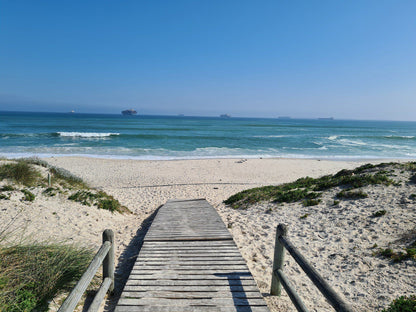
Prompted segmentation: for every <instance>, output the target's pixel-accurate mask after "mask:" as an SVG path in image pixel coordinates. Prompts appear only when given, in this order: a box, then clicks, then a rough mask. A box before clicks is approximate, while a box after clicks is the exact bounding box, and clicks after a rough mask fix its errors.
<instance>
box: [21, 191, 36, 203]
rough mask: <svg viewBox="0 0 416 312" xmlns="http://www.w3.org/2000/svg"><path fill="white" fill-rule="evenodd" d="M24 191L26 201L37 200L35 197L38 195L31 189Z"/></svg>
mask: <svg viewBox="0 0 416 312" xmlns="http://www.w3.org/2000/svg"><path fill="white" fill-rule="evenodd" d="M22 193H23V195H24V196H23V200H24V201H31V202H32V201H34V200H35V198H36V196H35V194H33V193H32V192H31V191H29V190H22Z"/></svg>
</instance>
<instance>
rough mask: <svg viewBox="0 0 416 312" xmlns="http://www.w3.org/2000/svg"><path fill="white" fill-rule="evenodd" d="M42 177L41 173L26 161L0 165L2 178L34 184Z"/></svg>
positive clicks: (0, 177)
mask: <svg viewBox="0 0 416 312" xmlns="http://www.w3.org/2000/svg"><path fill="white" fill-rule="evenodd" d="M40 178H41V175H40V173H39V172H38V171H37V170H36V169H35V168H34V167H33V166H31V165H30V164H28V163H26V162H24V161H18V162H16V163H6V164H3V165H1V166H0V180H4V179H7V180H10V181H13V182H15V183H19V184H22V185H25V186H34V185H36V184H37V183H38V182H39V180H40Z"/></svg>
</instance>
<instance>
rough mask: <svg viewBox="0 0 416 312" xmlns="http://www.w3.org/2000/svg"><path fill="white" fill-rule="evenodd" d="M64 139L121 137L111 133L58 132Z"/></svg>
mask: <svg viewBox="0 0 416 312" xmlns="http://www.w3.org/2000/svg"><path fill="white" fill-rule="evenodd" d="M58 134H59V135H60V136H62V137H81V138H104V137H109V136H112V135H120V133H109V132H58Z"/></svg>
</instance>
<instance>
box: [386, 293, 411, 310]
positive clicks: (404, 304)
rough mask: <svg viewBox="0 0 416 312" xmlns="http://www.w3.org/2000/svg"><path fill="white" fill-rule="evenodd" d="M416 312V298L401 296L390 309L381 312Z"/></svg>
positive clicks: (391, 304)
mask: <svg viewBox="0 0 416 312" xmlns="http://www.w3.org/2000/svg"><path fill="white" fill-rule="evenodd" d="M415 311H416V296H415V295H412V296H401V297H399V298H397V299H395V300H393V302H392V303H390V305H389V307H388V308H386V309H383V310H382V311H381V312H415Z"/></svg>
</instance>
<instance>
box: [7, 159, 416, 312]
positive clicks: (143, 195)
mask: <svg viewBox="0 0 416 312" xmlns="http://www.w3.org/2000/svg"><path fill="white" fill-rule="evenodd" d="M46 160H47V161H48V162H49V163H50V164H51V165H53V166H58V167H62V168H64V169H67V170H69V171H70V172H72V173H73V174H75V175H77V176H79V177H81V178H83V179H84V180H85V181H86V182H87V183H89V184H90V186H92V187H96V188H99V189H102V190H104V191H106V192H107V193H109V194H110V195H113V196H114V197H115V198H116V199H118V200H119V201H120V202H121V203H122V204H123V205H125V206H127V207H128V208H129V209H130V210H131V211H133V212H134V214H133V215H121V214H117V213H115V214H112V213H110V212H108V211H103V210H98V209H96V208H94V207H87V206H83V205H81V204H78V203H75V202H70V201H68V200H66V199H65V197H64V196H62V197H59V196H58V197H56V198H50V197H42V195H41V194H38V195H39V196H38V198H37V199H36V201H35V202H33V203H24V202H20V201H19V200H17V199H16V200H13V199H12V200H11V201H2V202H1V211H0V222H1V224H6V223H8V222H9V221H10V219H11V218H12V217H15V220H14V223H13V224H14V226H15V227H16V228H21V229H24V231H25V233H26V235H29V236H32V237H36V238H37V239H39V240H45V239H49V240H64V241H76V242H81V243H83V244H87V245H89V246H93V247H94V248H96V249H97V248H98V247H99V245H100V243H101V233H102V231H103V230H104V229H106V228H111V229H113V230H114V232H115V235H116V258H117V259H119V258H120V263H122V262H123V259H126V258H128V257H134V256H135V254H134V248H131V247H132V245H134V244H137V241H138V240H139V239H140V237H138V236H140V231H139V230H140V229H141V225H142V223H143V221H144V220H146V219H147V218H148V217H149V216H150V215H151V214H152V213H153V212H154V211H155V210H156V209H157V208H158V207H159V206H160V205H162V204H164V203H165V202H166V201H167V200H169V199H193V198H206V199H207V200H208V201H209V202H210V203H211V204H212V205H213V206H214V207H215V208H216V209H217V211H218V212H219V214H220V215H221V217H222V219H223V220H224V222H225V224H226V225H227V226H228V227H229V229H230V232H231V234H232V235H233V237H234V240H235V242H236V243H237V245H238V247H239V249H240V250H241V253H242V255H243V257H244V258H245V260H246V261H247V264H248V266H249V268H250V270H251V272H252V273H253V275H254V277H255V279H256V281H257V284H258V286H259V288H260V291H261V292H262V293H263V294H264V295H265V299H266V301H267V303H268V305H269V307H270V309H271V311H295V308H294V306H293V305H292V304H291V303H290V299H289V298H288V296H287V295H286V294H283V295H282V297H274V296H273V297H270V296H267V293H268V292H269V290H270V280H271V268H272V259H273V248H274V238H275V227H276V225H277V224H278V223H286V224H287V225H288V226H289V238H290V239H291V240H292V242H293V243H294V244H295V245H296V246H297V247H298V248H299V249H300V250H301V251H302V252H303V253H304V256H305V257H306V258H307V259H308V260H310V262H311V263H313V264H314V265H316V268H317V270H318V271H319V272H320V273H321V274H322V275H323V276H324V278H325V279H327V280H328V282H329V284H330V285H332V286H333V287H334V288H335V289H336V290H337V291H338V292H340V293H341V294H342V296H343V297H344V298H345V299H346V300H347V301H348V302H349V303H351V305H352V306H353V308H354V309H355V310H356V311H374V310H379V309H381V308H383V307H385V306H386V305H387V304H388V303H389V302H391V300H393V299H395V298H397V297H398V296H400V295H409V294H412V293H415V292H416V290H415V286H414V280H415V278H416V266H415V264H414V262H411V260H409V261H405V262H403V263H399V264H394V265H392V264H391V263H389V262H388V261H387V260H385V259H381V258H378V257H374V256H372V253H373V250H372V249H371V247H372V246H373V245H374V244H377V245H378V246H380V247H383V248H386V247H387V246H388V244H389V243H391V242H394V241H396V240H398V239H400V238H401V235H402V234H403V233H405V232H406V231H407V232H408V231H410V230H412V229H414V227H415V223H416V209H415V206H414V204H413V202H411V201H409V200H407V197H406V196H408V195H409V194H411V193H416V187H414V188H415V189H412V190H409V189H406V188H405V186H403V187H393V186H388V187H386V186H384V187H383V186H375V187H372V188H371V190H370V191H368V193H369V194H370V195H371V196H370V197H369V198H368V199H364V200H355V201H345V202H342V203H341V204H340V205H337V206H336V207H332V206H331V205H329V204H328V201H329V199H327V202H326V199H325V198H324V200H323V203H322V204H320V205H318V206H312V207H303V206H302V205H300V204H285V205H282V206H277V205H275V204H271V203H263V204H259V205H256V206H254V207H251V208H250V209H247V210H234V209H231V208H229V207H226V206H225V205H224V204H223V203H222V202H223V200H225V199H227V198H228V197H229V196H231V195H233V194H235V193H236V192H239V191H241V190H244V189H248V188H252V187H257V186H263V185H271V184H280V183H284V182H292V181H294V180H296V179H297V178H300V177H305V176H310V177H319V176H322V175H325V174H330V173H336V172H337V171H339V170H341V169H351V168H354V167H357V166H359V165H361V164H363V163H366V162H353V161H325V160H302V159H248V160H241V159H209V160H177V161H139V160H115V159H95V158H83V157H52V158H48V159H46ZM406 194H407V195H406ZM270 208H271V209H270ZM381 209H385V210H387V215H386V216H385V217H383V218H378V219H373V218H369V216H371V214H373V213H374V212H376V211H378V210H381ZM305 214H308V217H307V218H304V219H301V218H300V216H303V215H305ZM138 231H139V232H138ZM129 245H130V247H129ZM133 247H134V246H133ZM286 258H287V262H286V266H285V271H286V272H287V274H288V276H290V279H291V281H292V283H293V284H294V286H295V288H296V289H297V290H298V292H299V293H300V295H301V297H302V298H303V299H304V300H305V303H306V305H307V306H308V308H309V309H310V311H332V308H331V307H330V306H329V304H328V303H326V301H325V299H324V298H323V297H322V296H321V295H320V293H319V292H318V291H317V290H316V289H315V288H314V287H313V285H312V284H311V282H309V280H308V279H307V277H306V275H305V274H303V273H301V269H300V268H299V267H297V265H296V264H295V263H294V261H293V260H291V259H290V257H286ZM118 274H121V275H122V274H125V272H123V270H122V269H119V270H118Z"/></svg>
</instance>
